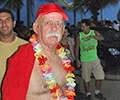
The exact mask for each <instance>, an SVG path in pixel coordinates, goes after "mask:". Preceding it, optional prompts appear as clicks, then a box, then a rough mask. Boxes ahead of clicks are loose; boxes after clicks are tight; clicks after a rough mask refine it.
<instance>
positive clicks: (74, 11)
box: [73, 10, 76, 25]
mask: <svg viewBox="0 0 120 100" xmlns="http://www.w3.org/2000/svg"><path fill="white" fill-rule="evenodd" d="M73 18H74V25H76V10H73Z"/></svg>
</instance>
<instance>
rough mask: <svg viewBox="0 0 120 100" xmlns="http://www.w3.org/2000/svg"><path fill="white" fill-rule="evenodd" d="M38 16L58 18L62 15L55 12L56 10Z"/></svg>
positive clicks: (61, 17)
mask: <svg viewBox="0 0 120 100" xmlns="http://www.w3.org/2000/svg"><path fill="white" fill-rule="evenodd" d="M40 17H43V18H47V19H49V18H53V17H55V18H56V19H57V18H58V19H63V16H62V15H61V14H60V13H57V12H52V13H48V14H45V15H41V16H40ZM40 17H39V18H40ZM53 20H55V19H53Z"/></svg>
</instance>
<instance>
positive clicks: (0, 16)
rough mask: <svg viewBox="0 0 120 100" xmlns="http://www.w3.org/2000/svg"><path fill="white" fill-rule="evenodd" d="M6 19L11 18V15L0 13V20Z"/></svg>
mask: <svg viewBox="0 0 120 100" xmlns="http://www.w3.org/2000/svg"><path fill="white" fill-rule="evenodd" d="M6 18H11V15H10V14H9V13H6V12H2V13H0V19H6Z"/></svg>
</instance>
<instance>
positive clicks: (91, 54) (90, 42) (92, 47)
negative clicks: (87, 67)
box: [79, 30, 98, 62]
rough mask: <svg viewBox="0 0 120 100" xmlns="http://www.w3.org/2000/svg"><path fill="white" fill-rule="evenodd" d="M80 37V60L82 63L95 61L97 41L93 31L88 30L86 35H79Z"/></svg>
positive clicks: (81, 33)
mask: <svg viewBox="0 0 120 100" xmlns="http://www.w3.org/2000/svg"><path fill="white" fill-rule="evenodd" d="M79 36H80V59H81V61H82V62H90V61H95V60H96V59H97V44H98V43H97V40H96V39H94V38H93V36H95V32H94V30H90V32H89V33H88V34H85V33H83V32H80V33H79Z"/></svg>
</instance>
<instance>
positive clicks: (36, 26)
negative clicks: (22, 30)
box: [33, 22, 39, 33]
mask: <svg viewBox="0 0 120 100" xmlns="http://www.w3.org/2000/svg"><path fill="white" fill-rule="evenodd" d="M38 29H39V27H38V24H37V22H34V23H33V31H34V32H35V33H38Z"/></svg>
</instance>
